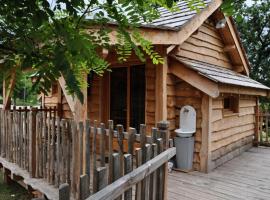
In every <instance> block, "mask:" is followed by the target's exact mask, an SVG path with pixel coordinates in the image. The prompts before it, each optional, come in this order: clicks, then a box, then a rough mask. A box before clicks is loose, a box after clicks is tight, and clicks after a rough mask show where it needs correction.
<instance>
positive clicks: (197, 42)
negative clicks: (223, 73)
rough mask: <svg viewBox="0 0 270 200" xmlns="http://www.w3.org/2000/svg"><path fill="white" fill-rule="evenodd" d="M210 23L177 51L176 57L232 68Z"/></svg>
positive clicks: (205, 24)
mask: <svg viewBox="0 0 270 200" xmlns="http://www.w3.org/2000/svg"><path fill="white" fill-rule="evenodd" d="M222 40H223V39H222V38H221V36H220V34H219V33H218V30H217V29H216V28H215V26H214V24H213V23H212V22H211V21H209V20H208V21H206V22H205V23H204V24H203V25H202V26H201V27H200V28H199V29H198V31H196V32H195V33H194V34H193V35H192V36H191V37H190V38H188V39H187V40H186V41H185V42H184V43H183V44H182V45H181V46H180V47H179V49H178V52H177V53H176V54H177V55H179V56H181V57H184V58H188V59H193V60H197V61H201V62H206V63H209V64H214V65H218V66H220V67H225V68H229V69H231V68H232V65H231V62H230V58H229V57H228V55H227V54H226V53H225V51H224V47H225V45H224V43H223V41H222Z"/></svg>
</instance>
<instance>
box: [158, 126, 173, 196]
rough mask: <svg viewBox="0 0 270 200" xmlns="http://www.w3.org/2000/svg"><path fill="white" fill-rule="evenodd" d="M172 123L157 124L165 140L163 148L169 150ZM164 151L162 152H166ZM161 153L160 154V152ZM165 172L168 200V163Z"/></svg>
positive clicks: (164, 168) (165, 191)
mask: <svg viewBox="0 0 270 200" xmlns="http://www.w3.org/2000/svg"><path fill="white" fill-rule="evenodd" d="M169 126H170V123H169V122H167V121H161V122H159V123H158V124H157V128H158V131H159V134H160V136H161V138H162V140H163V148H164V149H168V148H169V139H170V132H169ZM164 149H163V150H162V151H164ZM159 153H160V152H159ZM163 170H164V172H163V173H164V175H163V176H164V181H163V184H164V185H163V199H167V185H168V162H166V163H165V164H164V165H163Z"/></svg>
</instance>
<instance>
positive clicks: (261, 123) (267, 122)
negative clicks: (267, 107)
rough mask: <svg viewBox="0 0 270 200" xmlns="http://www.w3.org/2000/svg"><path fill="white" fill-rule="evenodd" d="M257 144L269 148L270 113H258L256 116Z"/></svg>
mask: <svg viewBox="0 0 270 200" xmlns="http://www.w3.org/2000/svg"><path fill="white" fill-rule="evenodd" d="M256 117H257V119H256V121H257V128H258V134H259V136H258V144H259V145H261V146H270V130H269V129H270V113H268V112H260V113H259V114H258V115H257V116H256Z"/></svg>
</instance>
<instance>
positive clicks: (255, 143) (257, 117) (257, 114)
mask: <svg viewBox="0 0 270 200" xmlns="http://www.w3.org/2000/svg"><path fill="white" fill-rule="evenodd" d="M259 123H260V108H259V98H258V97H257V98H256V107H255V136H254V141H253V146H255V147H258V146H259V134H260V130H259Z"/></svg>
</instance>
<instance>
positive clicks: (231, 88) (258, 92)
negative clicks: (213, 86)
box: [218, 84, 270, 97]
mask: <svg viewBox="0 0 270 200" xmlns="http://www.w3.org/2000/svg"><path fill="white" fill-rule="evenodd" d="M218 88H219V91H220V93H229V94H243V95H244V94H245V95H252V96H264V97H269V94H270V91H269V90H264V89H259V88H250V87H242V86H235V85H227V84H219V86H218Z"/></svg>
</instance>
